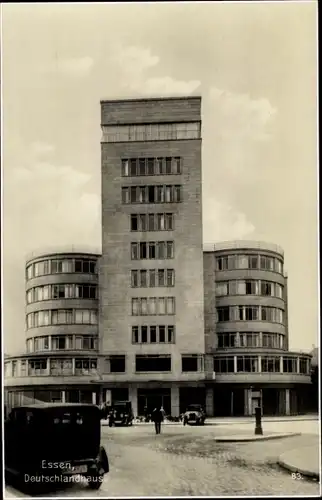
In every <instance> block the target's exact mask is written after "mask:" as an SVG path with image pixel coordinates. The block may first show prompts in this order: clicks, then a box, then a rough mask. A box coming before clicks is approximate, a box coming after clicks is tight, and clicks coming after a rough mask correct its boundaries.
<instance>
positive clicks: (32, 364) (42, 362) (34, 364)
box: [28, 359, 47, 376]
mask: <svg viewBox="0 0 322 500" xmlns="http://www.w3.org/2000/svg"><path fill="white" fill-rule="evenodd" d="M46 374H47V360H46V359H37V360H35V361H33V360H28V375H29V376H33V375H46Z"/></svg>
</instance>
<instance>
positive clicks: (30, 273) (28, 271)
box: [27, 264, 34, 280]
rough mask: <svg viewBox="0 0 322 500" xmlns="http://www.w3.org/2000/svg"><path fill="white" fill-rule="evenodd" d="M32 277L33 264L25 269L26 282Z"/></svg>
mask: <svg viewBox="0 0 322 500" xmlns="http://www.w3.org/2000/svg"><path fill="white" fill-rule="evenodd" d="M33 276H34V266H33V264H30V266H28V267H27V280H30V279H31V278H33Z"/></svg>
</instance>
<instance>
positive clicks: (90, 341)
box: [83, 335, 97, 351]
mask: <svg viewBox="0 0 322 500" xmlns="http://www.w3.org/2000/svg"><path fill="white" fill-rule="evenodd" d="M96 348H97V339H96V338H95V337H92V336H91V335H88V336H84V337H83V349H84V350H87V351H90V350H92V349H96Z"/></svg>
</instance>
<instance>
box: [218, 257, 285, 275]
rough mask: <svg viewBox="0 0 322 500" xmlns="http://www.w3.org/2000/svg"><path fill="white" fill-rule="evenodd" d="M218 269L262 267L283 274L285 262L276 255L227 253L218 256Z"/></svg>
mask: <svg viewBox="0 0 322 500" xmlns="http://www.w3.org/2000/svg"><path fill="white" fill-rule="evenodd" d="M216 269H217V271H227V270H229V271H231V270H233V269H262V270H264V271H275V272H277V273H280V274H283V262H282V260H280V259H278V258H276V257H267V256H266V255H254V254H246V255H240V254H237V255H227V256H224V257H217V258H216Z"/></svg>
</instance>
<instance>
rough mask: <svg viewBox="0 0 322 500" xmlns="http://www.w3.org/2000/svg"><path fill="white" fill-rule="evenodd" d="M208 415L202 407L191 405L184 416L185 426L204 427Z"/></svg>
mask: <svg viewBox="0 0 322 500" xmlns="http://www.w3.org/2000/svg"><path fill="white" fill-rule="evenodd" d="M205 420H206V414H205V412H204V410H203V408H202V406H201V405H198V404H191V405H189V406H188V407H187V409H186V411H185V413H184V414H183V418H182V421H183V425H187V424H188V425H204V423H205Z"/></svg>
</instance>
